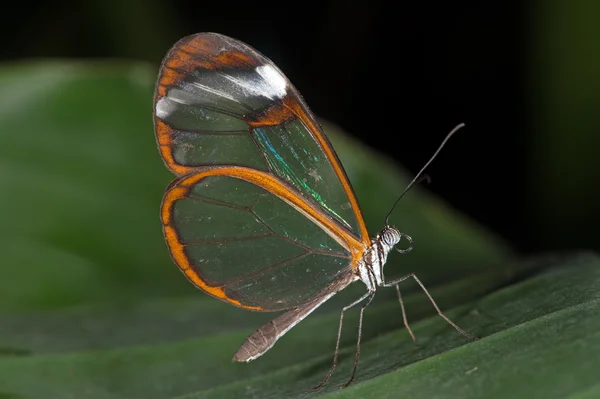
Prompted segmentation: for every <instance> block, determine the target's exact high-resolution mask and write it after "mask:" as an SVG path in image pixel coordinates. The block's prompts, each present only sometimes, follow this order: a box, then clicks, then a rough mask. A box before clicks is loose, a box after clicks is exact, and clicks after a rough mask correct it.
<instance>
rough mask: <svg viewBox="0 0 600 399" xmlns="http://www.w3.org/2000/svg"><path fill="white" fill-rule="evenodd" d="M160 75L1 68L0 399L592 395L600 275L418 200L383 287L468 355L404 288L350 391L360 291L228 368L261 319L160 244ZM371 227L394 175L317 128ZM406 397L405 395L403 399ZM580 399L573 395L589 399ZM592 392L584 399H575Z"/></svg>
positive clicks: (406, 203) (61, 67) (49, 66)
mask: <svg viewBox="0 0 600 399" xmlns="http://www.w3.org/2000/svg"><path fill="white" fill-rule="evenodd" d="M155 74H156V69H155V68H154V67H150V66H148V65H146V64H140V63H116V62H113V63H109V62H96V63H77V62H72V63H65V62H46V63H14V64H12V65H5V66H4V67H2V68H1V69H0V135H1V138H2V145H1V146H0V172H1V173H0V189H1V191H2V192H3V193H4V194H3V195H2V196H1V197H0V205H1V208H0V209H3V210H4V212H3V213H2V222H3V226H4V228H3V229H2V231H1V233H0V234H2V240H0V246H1V247H0V249H1V251H0V254H1V255H0V398H165V397H186V398H200V397H212V398H229V397H236V398H237V397H243V396H246V397H260V398H265V397H273V398H281V397H313V396H322V395H331V396H343V397H349V398H350V397H365V396H368V395H371V394H373V395H376V397H398V396H408V395H410V396H411V397H426V398H471V397H472V398H478V397H490V398H493V397H507V396H510V397H513V398H520V397H523V398H525V397H531V396H535V395H536V394H539V395H542V396H544V397H565V396H568V395H580V396H578V397H594V395H597V394H600V385H598V380H597V369H598V366H600V358H599V357H598V356H596V355H594V354H595V353H596V352H595V351H597V349H600V339H599V337H600V336H599V335H598V333H597V331H598V327H599V325H598V320H597V318H595V317H594V314H597V312H598V310H599V303H600V302H599V294H598V293H599V292H600V269H599V266H600V260H599V259H598V258H597V257H596V256H595V255H593V254H586V253H582V254H572V255H568V256H567V255H565V256H556V255H554V256H543V257H542V256H540V257H535V258H532V259H529V260H519V259H516V258H515V255H514V253H513V251H512V250H511V248H510V246H508V245H507V244H505V243H504V242H502V241H501V240H499V239H498V238H497V237H495V236H493V235H492V234H491V233H489V232H487V231H486V230H485V229H484V228H482V227H480V226H478V225H476V224H475V223H473V222H472V221H470V220H469V219H467V218H466V217H464V216H462V215H460V214H458V213H457V212H455V211H453V210H452V209H451V208H449V207H447V206H446V205H444V203H443V202H441V201H440V200H439V199H437V198H435V197H432V196H430V195H427V194H426V193H424V192H422V191H420V190H419V189H418V188H417V189H415V190H414V191H412V192H411V193H410V194H409V195H408V196H407V197H406V199H405V200H403V203H402V206H400V207H399V208H398V209H397V211H395V213H394V214H393V216H392V222H393V223H394V224H396V225H397V226H398V227H400V228H401V229H402V231H405V232H407V233H408V234H410V235H411V236H412V237H413V238H414V240H415V249H414V251H413V252H411V253H410V254H408V255H400V254H395V255H394V256H393V257H391V259H390V261H389V263H388V265H387V266H386V272H387V275H389V276H390V277H393V276H400V275H403V274H406V273H409V272H417V273H418V275H419V277H420V278H421V280H422V281H423V282H424V283H425V284H426V285H427V286H428V287H429V288H430V289H431V291H432V294H433V295H434V297H435V298H436V299H437V301H438V303H439V304H440V306H441V307H442V308H443V309H445V310H447V314H448V316H450V317H451V318H453V319H454V320H455V321H456V322H457V323H458V324H459V325H461V326H462V327H464V328H465V329H467V330H469V331H471V332H472V333H474V334H476V335H478V336H479V337H481V338H482V339H481V340H480V341H477V342H473V343H469V342H467V340H466V339H465V338H464V337H462V336H461V335H459V334H458V333H456V331H454V330H453V329H452V328H451V327H450V326H448V325H447V324H446V323H445V322H444V321H443V320H442V319H441V318H439V317H437V316H434V314H435V312H434V310H433V309H432V308H431V304H430V303H429V302H428V301H427V299H426V298H425V296H424V295H423V293H422V292H420V291H418V289H417V287H416V286H415V285H414V284H412V285H411V283H409V282H407V284H406V286H405V288H404V289H405V291H406V298H405V299H406V306H407V309H408V316H409V319H410V320H411V321H412V323H413V324H412V325H413V328H414V331H415V333H416V334H417V337H418V338H419V342H420V346H419V347H417V348H415V347H414V346H413V344H412V341H411V340H410V337H409V336H408V334H407V333H406V332H405V331H404V330H403V329H402V328H401V325H402V321H401V316H400V312H399V308H398V304H397V300H396V298H395V292H394V290H381V292H380V293H378V297H377V298H376V301H375V303H374V304H373V305H372V308H369V309H368V311H367V313H366V319H365V326H364V345H363V350H362V353H363V356H362V359H361V363H360V367H359V371H358V377H357V383H356V384H355V385H353V386H351V387H350V388H348V389H346V390H344V391H338V390H337V386H338V385H339V384H341V383H343V382H344V381H345V379H346V378H347V377H348V375H349V372H350V369H351V367H352V363H353V356H354V355H353V354H354V352H353V351H354V342H355V337H356V322H357V315H356V312H354V313H352V312H351V313H349V314H348V317H347V319H346V322H345V328H344V334H343V339H342V345H343V349H342V357H341V361H340V364H339V367H338V369H337V370H336V373H335V374H334V377H333V378H332V381H331V383H330V384H329V385H328V386H327V387H326V388H325V389H323V390H321V391H317V392H307V391H306V389H307V388H308V387H310V386H312V385H314V384H315V383H317V382H318V381H319V380H320V378H322V377H323V376H324V374H325V373H326V371H327V370H328V368H329V365H330V361H331V356H332V351H333V345H334V340H335V332H336V328H337V321H338V317H339V316H338V315H339V313H338V312H339V309H340V306H343V305H344V304H346V303H348V302H349V301H350V300H351V299H353V298H355V297H356V296H357V295H359V294H360V292H361V287H360V286H359V285H358V284H356V285H355V286H352V287H349V288H348V289H347V290H346V291H344V292H342V293H340V294H339V295H338V296H336V298H334V299H332V300H331V301H330V303H328V304H326V305H325V306H324V307H323V309H320V310H319V311H318V312H317V313H316V314H315V315H312V316H311V317H310V318H308V319H307V320H306V321H304V322H303V323H300V324H299V325H298V326H297V327H296V328H294V329H293V330H292V331H290V332H289V333H288V334H287V335H286V336H285V337H284V338H283V339H281V340H280V341H279V342H278V343H277V345H275V347H274V348H273V349H272V350H271V351H269V353H267V354H266V355H265V356H264V357H262V358H260V359H257V360H255V361H254V362H252V363H250V364H231V362H230V359H231V357H232V356H233V353H235V351H236V350H237V347H238V346H239V345H240V344H241V342H242V341H243V339H244V338H245V336H246V335H248V334H250V333H251V332H252V331H253V330H254V329H255V328H257V327H259V326H260V325H261V323H264V322H266V321H268V320H269V319H270V318H271V317H272V316H273V315H271V314H258V313H252V312H245V311H243V310H240V309H237V308H234V307H233V306H230V305H227V304H225V303H222V302H219V301H217V300H215V299H212V298H210V297H208V296H206V295H204V294H202V293H201V292H198V291H197V290H195V289H194V288H193V287H192V286H191V285H190V284H189V283H188V282H187V281H186V279H185V278H184V277H183V276H182V275H181V273H180V272H179V271H178V270H177V268H176V267H175V265H173V263H172V261H171V259H169V257H168V254H167V250H166V248H165V245H164V242H163V239H162V234H161V226H160V222H159V219H158V209H159V205H160V200H161V197H162V193H163V190H164V188H165V187H166V185H167V184H168V183H169V182H170V180H172V178H173V176H171V175H170V174H169V173H168V172H167V170H166V169H165V168H164V166H163V165H162V161H161V159H160V157H159V155H158V151H157V149H156V144H155V141H154V135H153V132H152V103H151V99H152V90H153V85H154V79H155ZM325 129H326V131H327V133H328V135H329V136H330V138H331V140H332V142H333V144H334V146H335V148H336V149H337V151H338V154H339V156H340V158H341V160H342V162H343V164H344V166H345V168H346V170H347V172H348V174H349V176H350V179H351V181H352V182H353V185H354V188H355V190H356V192H357V196H358V198H359V201H360V203H361V205H362V208H363V211H364V214H365V217H366V220H367V224H368V227H369V229H370V231H371V232H372V233H373V232H375V231H377V230H378V229H380V228H381V226H382V223H383V220H384V216H385V213H386V211H387V209H388V207H389V204H391V203H392V202H393V201H394V199H395V198H396V196H397V195H398V192H399V191H400V190H401V189H402V188H403V187H404V186H405V184H406V183H407V181H408V178H407V177H406V176H405V174H404V173H403V172H402V171H401V170H399V169H398V167H397V166H396V165H394V164H393V163H391V162H389V160H387V159H385V157H382V156H381V155H380V154H376V153H373V152H371V151H368V150H367V149H365V148H364V147H362V146H361V145H360V144H358V143H356V142H354V141H352V140H350V139H349V138H348V137H346V136H345V135H344V134H343V132H341V131H339V129H337V128H336V127H335V126H333V125H331V124H325ZM402 393H404V394H405V395H402ZM586 395H587V396H586ZM590 395H591V396H590Z"/></svg>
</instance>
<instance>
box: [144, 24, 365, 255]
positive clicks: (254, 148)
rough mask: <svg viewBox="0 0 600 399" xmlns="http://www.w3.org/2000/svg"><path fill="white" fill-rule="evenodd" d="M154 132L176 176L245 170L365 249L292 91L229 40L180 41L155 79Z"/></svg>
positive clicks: (341, 187) (351, 209)
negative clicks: (268, 177)
mask: <svg viewBox="0 0 600 399" xmlns="http://www.w3.org/2000/svg"><path fill="white" fill-rule="evenodd" d="M154 113H155V131H156V136H157V141H158V144H159V148H160V151H161V154H162V156H163V159H164V160H165V163H166V165H167V166H168V167H169V168H170V169H171V170H172V171H173V172H174V173H176V174H178V175H186V174H190V173H194V172H195V171H196V170H197V169H198V168H202V167H207V166H214V165H235V166H246V167H250V168H254V169H256V170H260V171H264V172H267V173H269V174H272V175H274V176H276V177H278V178H279V179H281V180H282V181H283V182H285V183H286V184H289V185H290V186H291V187H292V188H293V189H294V190H295V192H296V193H297V194H298V195H300V196H304V197H305V198H307V199H308V200H310V201H313V202H314V203H315V204H317V206H318V207H320V208H321V210H322V211H323V212H326V213H327V214H329V215H331V216H332V217H333V218H335V220H336V221H337V222H338V223H339V224H340V225H341V226H342V227H343V228H345V229H347V230H348V231H349V232H351V233H352V234H354V235H355V236H356V237H358V238H359V239H360V240H362V241H363V243H365V245H368V243H369V237H368V233H367V230H366V227H365V224H364V221H363V219H362V216H361V213H360V209H359V207H358V203H357V201H356V198H355V196H354V193H353V191H352V187H351V186H350V184H349V182H348V178H347V176H346V174H345V172H344V170H343V168H342V166H341V164H340V162H339V160H338V158H337V156H336V154H335V152H334V150H333V149H332V147H331V145H330V144H329V142H328V140H327V138H326V137H325V135H324V133H323V131H322V129H321V127H320V126H319V124H318V123H317V122H316V120H315V118H314V116H313V115H312V113H311V112H310V111H309V110H308V108H307V106H306V105H305V103H304V101H303V100H302V98H301V96H300V95H299V93H298V92H297V90H296V89H295V88H294V87H293V86H292V85H291V83H290V82H289V81H288V79H287V78H286V77H285V76H284V75H283V73H282V72H281V71H280V70H279V69H278V68H277V67H276V66H275V65H274V64H273V63H272V62H271V61H270V60H269V59H267V58H266V57H264V56H262V55H261V54H259V53H258V52H257V51H256V50H254V49H252V48H251V47H249V46H247V45H245V44H243V43H241V42H239V41H237V40H234V39H231V38H228V37H226V36H222V35H219V34H214V33H203V34H197V35H193V36H189V37H186V38H184V39H182V40H180V41H179V42H178V43H177V44H176V45H175V46H174V47H173V48H172V49H171V51H170V52H169V53H168V54H167V56H166V57H165V59H164V61H163V64H162V66H161V69H160V72H159V78H158V83H157V87H156V94H155V100H154Z"/></svg>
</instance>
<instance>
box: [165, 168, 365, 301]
mask: <svg viewBox="0 0 600 399" xmlns="http://www.w3.org/2000/svg"><path fill="white" fill-rule="evenodd" d="M162 222H163V228H164V233H165V237H166V239H167V244H168V246H169V249H170V252H171V255H172V257H173V259H174V260H175V262H176V263H177V264H178V265H179V267H180V268H181V270H182V271H183V272H184V273H185V275H186V276H187V277H188V278H189V279H190V281H192V283H194V284H195V285H196V286H198V287H199V288H201V289H203V290H204V291H206V292H207V293H209V294H211V295H213V296H215V297H217V298H220V299H222V300H224V301H227V302H229V303H232V304H234V305H236V306H240V307H243V308H249V309H253V310H261V311H277V310H282V309H288V308H290V307H294V306H298V305H300V304H303V303H305V302H307V301H308V300H310V299H312V298H314V297H315V295H318V294H320V293H321V292H322V291H323V290H324V289H325V288H326V287H328V286H329V285H330V284H331V283H332V282H333V281H335V280H338V279H339V277H340V276H341V275H344V274H349V273H351V272H352V266H353V264H354V263H355V262H356V259H357V257H358V256H360V253H361V250H362V246H361V245H362V244H361V243H360V242H359V241H357V240H356V238H354V236H353V235H352V234H349V233H348V232H346V231H345V230H344V229H341V228H340V227H339V225H338V224H337V223H335V222H334V221H333V220H332V219H331V218H329V217H328V216H327V215H325V214H323V213H322V211H321V210H320V209H318V208H314V207H313V205H312V204H310V203H308V202H306V201H304V200H303V199H302V198H301V197H300V196H298V195H296V194H295V193H294V190H293V188H291V187H290V186H288V185H286V184H284V183H282V182H280V181H279V180H278V179H277V178H274V177H272V176H271V175H270V174H268V173H266V172H257V171H255V170H253V169H249V168H245V167H213V168H207V169H206V170H203V171H201V172H198V173H196V174H192V175H189V176H185V177H183V178H180V179H178V180H176V181H175V182H173V183H172V184H171V186H170V187H169V188H168V189H167V192H166V193H165V196H164V199H163V205H162Z"/></svg>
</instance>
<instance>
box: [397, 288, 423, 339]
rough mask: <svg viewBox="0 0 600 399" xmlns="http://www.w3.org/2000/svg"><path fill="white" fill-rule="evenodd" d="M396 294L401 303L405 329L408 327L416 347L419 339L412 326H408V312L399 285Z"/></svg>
mask: <svg viewBox="0 0 600 399" xmlns="http://www.w3.org/2000/svg"><path fill="white" fill-rule="evenodd" d="M396 293H397V294H398V302H400V310H402V321H403V322H404V327H406V330H407V331H408V333H409V334H410V337H411V338H412V340H413V342H414V343H415V345H418V343H417V338H416V337H415V334H413V332H412V329H411V328H410V324H408V318H407V317H406V311H405V310H404V301H403V300H402V294H401V293H400V286H399V285H398V284H396Z"/></svg>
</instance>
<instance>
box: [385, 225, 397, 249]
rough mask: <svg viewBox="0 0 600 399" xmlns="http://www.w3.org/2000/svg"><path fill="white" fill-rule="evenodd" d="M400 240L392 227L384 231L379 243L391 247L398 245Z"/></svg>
mask: <svg viewBox="0 0 600 399" xmlns="http://www.w3.org/2000/svg"><path fill="white" fill-rule="evenodd" d="M400 238H402V235H401V234H400V232H399V231H398V230H396V229H394V228H393V227H390V228H387V229H385V230H384V231H383V233H382V234H381V242H383V243H384V244H385V245H387V246H389V247H393V246H394V245H396V244H398V243H399V242H400Z"/></svg>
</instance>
